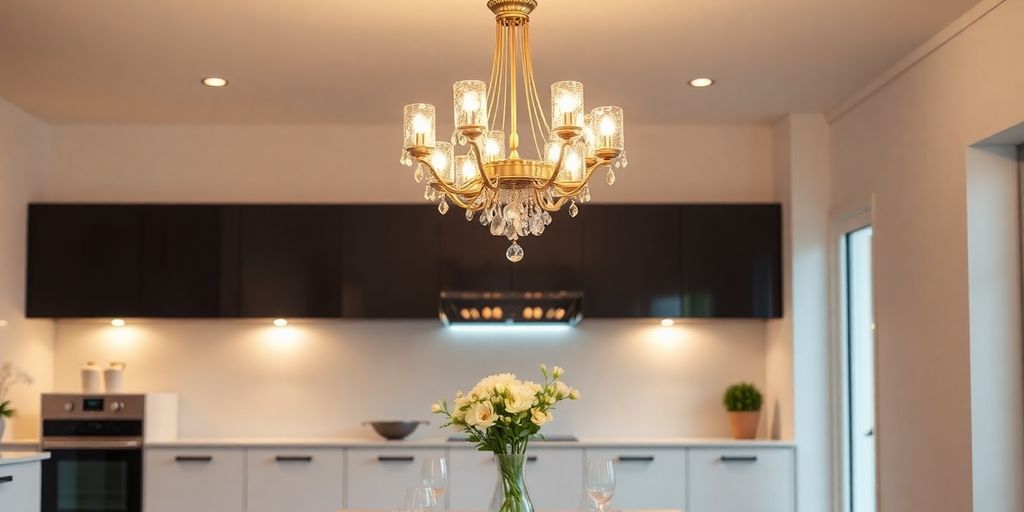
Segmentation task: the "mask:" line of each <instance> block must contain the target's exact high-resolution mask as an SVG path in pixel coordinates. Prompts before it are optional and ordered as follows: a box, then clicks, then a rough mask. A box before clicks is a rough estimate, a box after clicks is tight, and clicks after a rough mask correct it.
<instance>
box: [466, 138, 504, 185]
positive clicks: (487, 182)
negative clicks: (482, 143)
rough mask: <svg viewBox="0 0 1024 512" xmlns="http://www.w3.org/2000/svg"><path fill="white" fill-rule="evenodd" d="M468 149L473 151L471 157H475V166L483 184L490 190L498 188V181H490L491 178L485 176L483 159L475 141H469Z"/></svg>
mask: <svg viewBox="0 0 1024 512" xmlns="http://www.w3.org/2000/svg"><path fill="white" fill-rule="evenodd" d="M469 151H470V153H473V157H474V158H476V168H477V169H478V170H479V172H480V178H481V180H482V181H483V183H484V186H485V187H487V188H489V189H491V190H498V182H493V183H492V182H491V179H490V178H488V177H487V173H486V172H485V170H484V159H483V157H482V156H481V155H480V147H479V146H477V145H476V141H473V140H471V141H469Z"/></svg>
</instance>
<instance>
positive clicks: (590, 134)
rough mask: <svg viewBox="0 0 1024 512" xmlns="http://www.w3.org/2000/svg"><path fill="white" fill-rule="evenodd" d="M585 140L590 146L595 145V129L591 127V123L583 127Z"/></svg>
mask: <svg viewBox="0 0 1024 512" xmlns="http://www.w3.org/2000/svg"><path fill="white" fill-rule="evenodd" d="M583 140H584V142H586V143H587V145H588V146H593V145H594V128H593V127H591V126H590V123H587V125H586V126H584V127H583Z"/></svg>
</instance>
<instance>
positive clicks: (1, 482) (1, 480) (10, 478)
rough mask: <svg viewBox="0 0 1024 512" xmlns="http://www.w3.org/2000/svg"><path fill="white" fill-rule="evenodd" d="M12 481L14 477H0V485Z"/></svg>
mask: <svg viewBox="0 0 1024 512" xmlns="http://www.w3.org/2000/svg"><path fill="white" fill-rule="evenodd" d="M13 481H14V475H10V476H0V484H6V483H10V482H13Z"/></svg>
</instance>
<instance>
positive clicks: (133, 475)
mask: <svg viewBox="0 0 1024 512" xmlns="http://www.w3.org/2000/svg"><path fill="white" fill-rule="evenodd" d="M133 445H134V446H133ZM43 449H45V450H47V451H49V452H50V460H47V461H44V462H43V486H42V489H43V500H42V512H142V449H141V447H139V446H138V444H137V443H123V444H121V445H118V446H116V447H109V446H103V444H102V443H96V444H95V445H89V444H88V443H82V444H81V445H78V446H74V447H72V446H64V445H63V444H56V443H53V444H47V443H44V446H43Z"/></svg>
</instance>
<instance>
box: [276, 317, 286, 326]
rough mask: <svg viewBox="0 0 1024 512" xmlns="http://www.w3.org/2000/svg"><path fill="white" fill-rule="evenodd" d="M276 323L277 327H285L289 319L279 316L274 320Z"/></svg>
mask: <svg viewBox="0 0 1024 512" xmlns="http://www.w3.org/2000/svg"><path fill="white" fill-rule="evenodd" d="M274 325H275V326H277V327H284V326H286V325H288V320H285V319H284V318H278V319H276V320H274Z"/></svg>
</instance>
